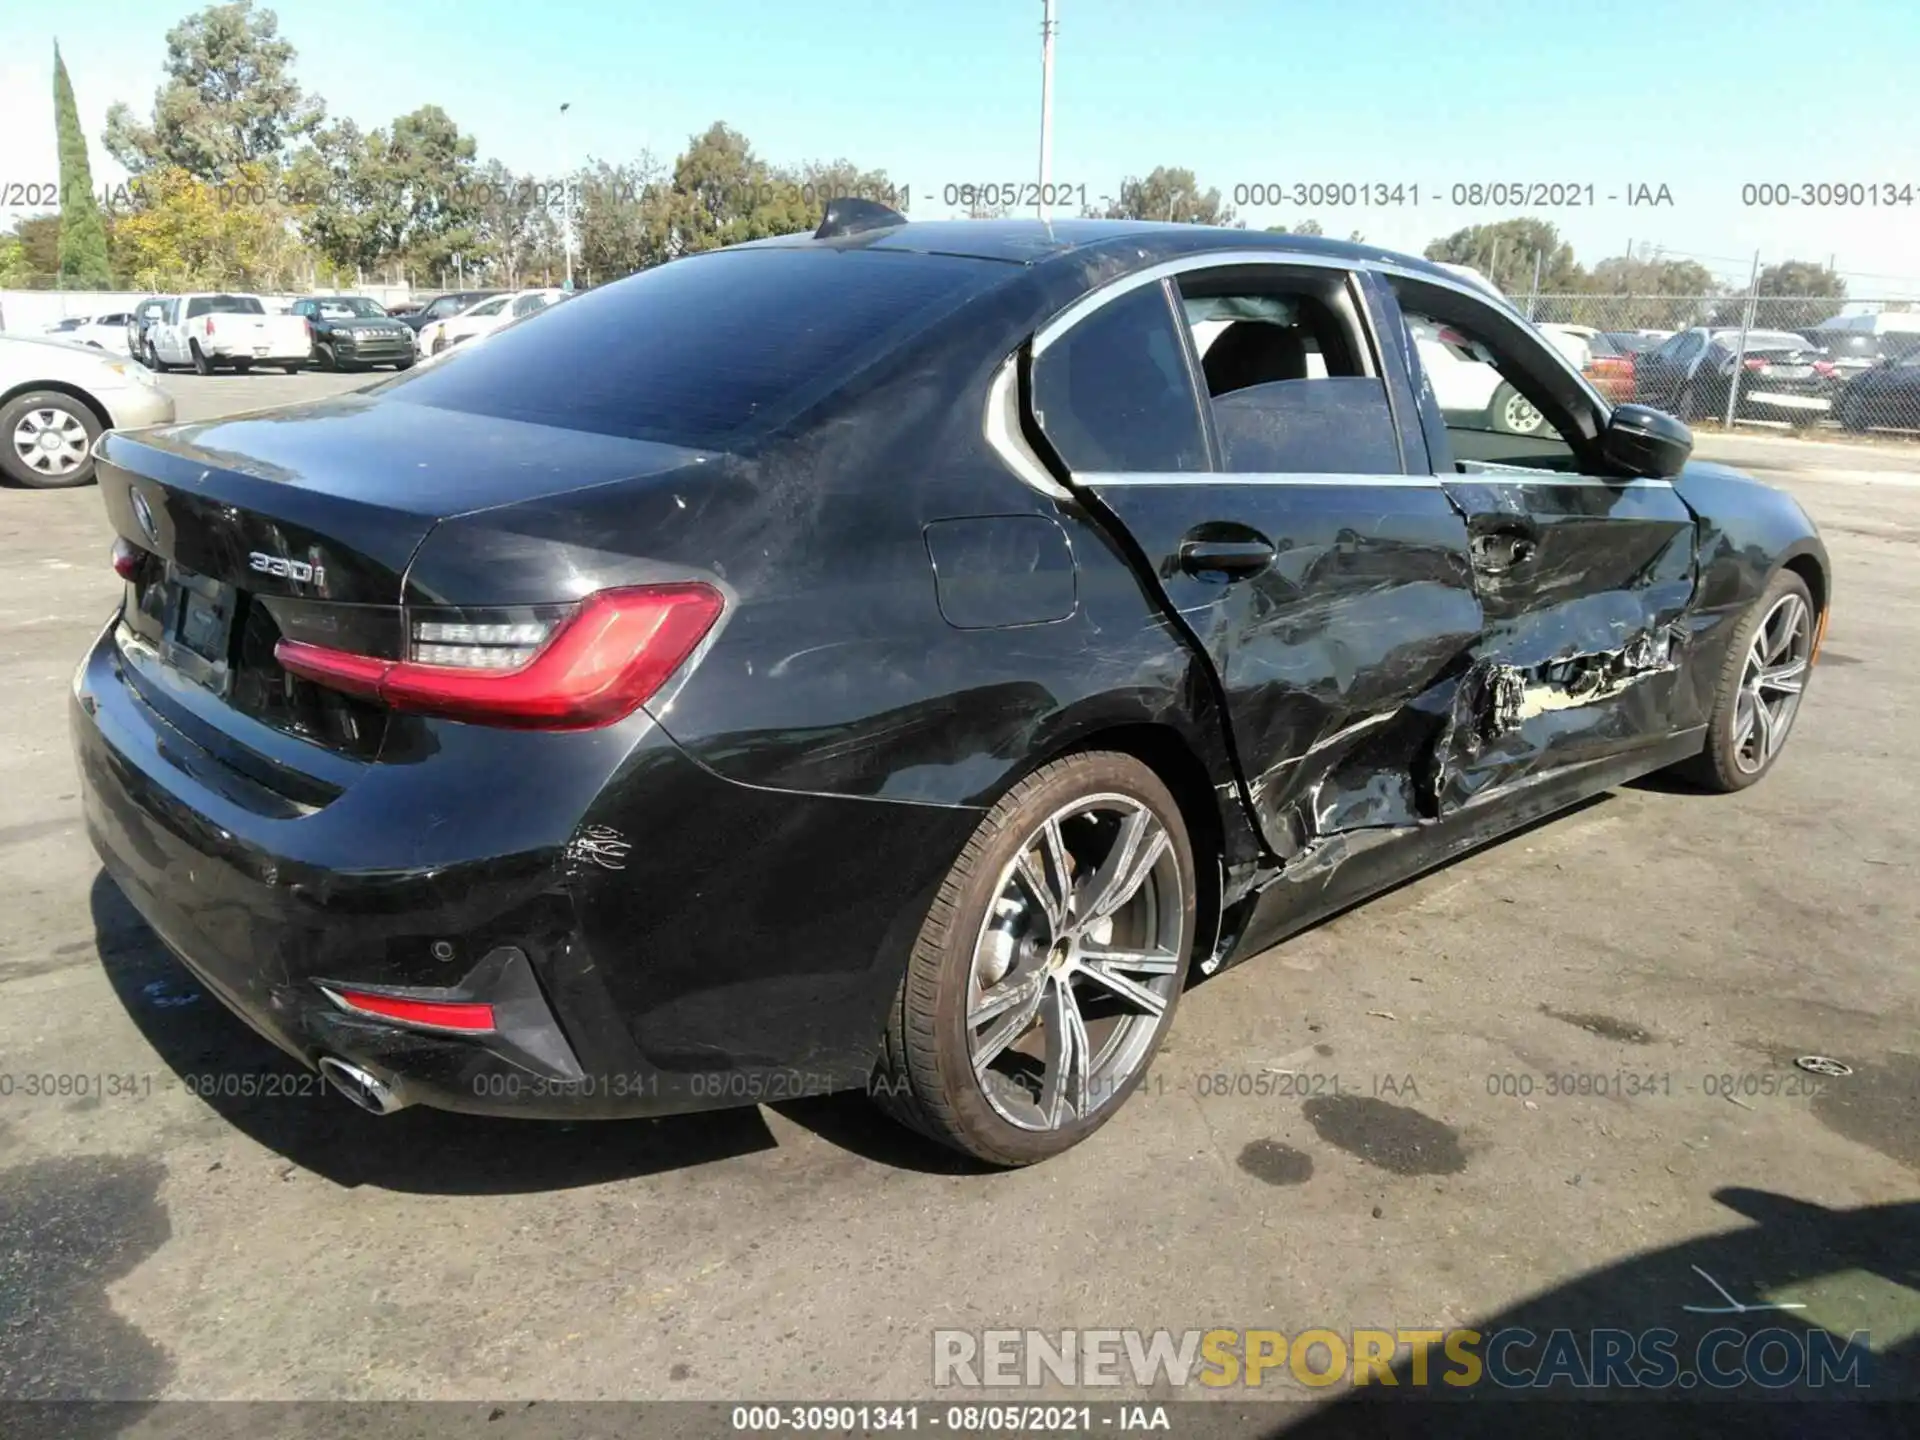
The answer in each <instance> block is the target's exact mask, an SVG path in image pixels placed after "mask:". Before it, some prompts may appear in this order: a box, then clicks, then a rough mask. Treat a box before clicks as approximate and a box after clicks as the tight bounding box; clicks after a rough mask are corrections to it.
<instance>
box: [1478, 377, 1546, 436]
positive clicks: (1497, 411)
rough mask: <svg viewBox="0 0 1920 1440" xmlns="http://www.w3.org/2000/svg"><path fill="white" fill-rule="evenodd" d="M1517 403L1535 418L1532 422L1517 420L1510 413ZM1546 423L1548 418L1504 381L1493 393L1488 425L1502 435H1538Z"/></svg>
mask: <svg viewBox="0 0 1920 1440" xmlns="http://www.w3.org/2000/svg"><path fill="white" fill-rule="evenodd" d="M1516 401H1518V402H1519V403H1520V404H1521V405H1524V406H1525V407H1526V410H1527V412H1528V413H1530V414H1531V415H1532V416H1533V419H1532V421H1531V422H1526V421H1521V420H1517V419H1515V418H1513V417H1512V416H1511V415H1510V414H1509V413H1508V412H1509V407H1511V406H1514V402H1516ZM1546 423H1547V417H1546V416H1544V415H1542V414H1541V413H1540V412H1539V411H1538V410H1537V409H1535V408H1534V405H1533V402H1532V401H1530V400H1528V399H1527V398H1526V397H1525V396H1524V395H1522V394H1521V393H1520V392H1519V391H1518V390H1516V389H1514V388H1513V386H1511V385H1509V384H1508V383H1507V382H1506V381H1504V380H1502V381H1501V382H1500V385H1499V387H1498V388H1497V389H1496V390H1495V391H1494V392H1493V399H1491V400H1489V401H1488V402H1487V424H1488V426H1489V427H1490V428H1491V429H1494V430H1497V431H1499V433H1500V434H1502V435H1538V434H1539V433H1540V431H1541V430H1542V429H1543V428H1544V427H1545V426H1546Z"/></svg>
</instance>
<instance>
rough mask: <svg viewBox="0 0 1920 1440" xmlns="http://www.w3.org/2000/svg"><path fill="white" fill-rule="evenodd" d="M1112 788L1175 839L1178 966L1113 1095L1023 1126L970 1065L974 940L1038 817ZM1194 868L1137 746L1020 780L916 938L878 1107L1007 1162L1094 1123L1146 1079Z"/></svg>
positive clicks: (1169, 1016)
mask: <svg viewBox="0 0 1920 1440" xmlns="http://www.w3.org/2000/svg"><path fill="white" fill-rule="evenodd" d="M1116 793H1117V794H1120V795H1123V796H1126V797H1128V798H1130V799H1132V800H1134V801H1136V802H1138V803H1139V804H1140V805H1143V806H1144V807H1145V808H1146V809H1147V810H1148V811H1149V812H1150V813H1151V814H1152V816H1153V817H1154V818H1155V819H1156V820H1158V821H1159V822H1160V824H1161V825H1162V826H1163V827H1165V830H1166V832H1167V835H1168V837H1169V839H1170V841H1171V849H1172V853H1173V856H1174V857H1175V863H1176V864H1177V866H1178V873H1179V876H1180V882H1181V895H1182V900H1183V913H1182V915H1181V918H1180V941H1179V964H1178V970H1177V971H1176V972H1175V974H1174V977H1173V985H1172V988H1171V993H1170V997H1169V998H1168V1000H1167V1003H1166V1008H1165V1010H1164V1011H1163V1012H1162V1013H1161V1015H1160V1016H1159V1018H1158V1020H1157V1022H1156V1023H1155V1028H1154V1029H1153V1031H1152V1035H1151V1039H1150V1042H1149V1043H1148V1045H1147V1047H1146V1049H1145V1051H1144V1053H1143V1054H1142V1055H1141V1058H1140V1059H1139V1061H1138V1062H1137V1063H1136V1064H1135V1066H1134V1068H1133V1070H1132V1072H1131V1074H1130V1075H1129V1076H1128V1077H1127V1078H1126V1079H1125V1080H1124V1081H1121V1082H1119V1083H1117V1084H1114V1085H1113V1086H1112V1087H1111V1088H1110V1098H1108V1099H1106V1100H1105V1101H1103V1102H1101V1103H1099V1104H1097V1105H1096V1106H1095V1107H1094V1108H1093V1109H1092V1110H1091V1113H1090V1114H1088V1115H1086V1116H1085V1117H1083V1118H1080V1119H1077V1120H1073V1121H1070V1122H1069V1123H1066V1124H1062V1125H1060V1126H1059V1127H1058V1128H1055V1129H1050V1130H1030V1129H1024V1128H1022V1127H1020V1126H1017V1125H1014V1124H1012V1123H1010V1122H1009V1121H1008V1120H1006V1119H1004V1118H1003V1117H1002V1116H1001V1115H1000V1114H999V1113H998V1112H997V1111H996V1110H995V1109H994V1108H993V1106H992V1105H991V1104H990V1103H989V1101H988V1100H987V1097H986V1095H985V1094H984V1093H983V1091H982V1089H981V1086H980V1083H979V1081H978V1080H977V1079H976V1078H975V1076H974V1071H973V1064H972V1060H971V1054H970V1049H969V1045H968V1034H967V1026H966V1004H967V998H968V992H969V987H970V984H971V980H972V974H973V966H974V962H975V957H974V945H975V941H976V939H977V938H978V937H979V935H980V933H981V929H982V926H983V924H984V923H985V920H986V916H987V908H988V906H989V905H991V904H992V903H993V902H994V900H995V899H996V891H997V889H998V886H999V884H1000V882H1001V878H1002V876H1003V874H1004V873H1005V872H1006V870H1007V867H1008V866H1010V865H1011V864H1012V863H1013V862H1014V859H1015V857H1016V856H1017V855H1018V853H1019V852H1020V849H1021V847H1022V845H1023V844H1024V843H1025V842H1026V841H1027V840H1028V838H1029V837H1030V836H1031V835H1032V834H1033V832H1034V831H1035V829H1036V827H1038V826H1039V825H1041V824H1042V823H1043V822H1044V821H1045V820H1046V818H1047V817H1048V816H1050V815H1052V814H1054V813H1055V812H1056V811H1058V810H1059V809H1060V808H1061V807H1062V806H1064V805H1068V804H1071V803H1072V802H1073V801H1074V800H1076V799H1078V798H1082V797H1086V796H1093V795H1103V794H1105V795H1111V794H1116ZM1193 875H1194V865H1193V851H1192V846H1191V843H1190V842H1189V840H1188V838H1187V831H1186V826H1185V825H1184V824H1183V823H1182V821H1181V817H1180V808H1179V806H1178V805H1177V804H1176V803H1175V802H1174V799H1173V796H1172V795H1171V794H1170V793H1168V791H1167V788H1166V786H1165V785H1163V784H1162V783H1161V781H1160V779H1159V777H1158V776H1156V775H1155V774H1154V773H1153V771H1151V770H1150V769H1148V768H1147V767H1146V766H1145V765H1144V764H1142V763H1141V762H1140V761H1138V760H1136V759H1134V758H1133V757H1132V756H1130V755H1124V754H1119V753H1115V752H1112V751H1089V752H1085V753H1082V754H1078V755H1069V756H1066V757H1065V758H1063V759H1060V760H1055V761H1053V762H1051V763H1049V764H1047V765H1044V766H1042V767H1041V768H1040V769H1039V770H1037V771H1035V772H1034V773H1033V774H1032V775H1029V776H1028V777H1027V778H1026V779H1024V780H1022V781H1020V783H1019V784H1017V785H1015V786H1014V787H1013V789H1012V790H1010V791H1008V793H1007V794H1006V795H1005V796H1003V797H1002V798H1001V800H1000V802H999V803H998V804H997V805H995V806H994V807H993V809H992V810H990V811H989V812H988V813H987V815H986V817H985V818H984V819H982V820H981V822H980V824H979V826H978V828H976V829H975V830H974V832H973V835H972V836H971V837H970V838H969V839H968V841H967V843H966V845H965V846H964V847H963V848H962V849H961V852H960V855H959V857H958V858H957V859H956V860H955V861H954V863H953V868H952V870H950V871H949V872H948V874H947V878H946V881H945V882H944V883H943V884H942V885H941V887H940V890H939V893H938V895H937V896H936V897H935V898H934V901H933V904H932V906H931V907H930V908H929V910H928V912H927V918H926V920H925V922H924V923H923V924H922V926H921V928H920V933H919V936H918V938H917V939H916V940H915V942H914V946H913V952H912V954H911V956H910V957H909V959H908V962H907V971H906V975H905V976H904V977H903V978H902V980H901V983H900V991H899V995H898V997H897V998H896V999H895V1001H894V1005H893V1008H892V1009H891V1011H890V1012H889V1014H888V1019H887V1027H886V1035H885V1043H884V1047H883V1049H882V1053H881V1058H880V1062H879V1065H878V1067H877V1069H876V1072H875V1076H874V1082H873V1087H872V1088H873V1095H874V1099H875V1100H876V1102H877V1103H878V1104H879V1105H880V1107H881V1109H883V1110H884V1111H886V1112H887V1113H888V1114H890V1115H892V1116H893V1117H894V1118H895V1119H897V1120H899V1121H901V1122H902V1123H904V1124H906V1125H908V1126H911V1127H912V1128H913V1129H916V1130H918V1131H920V1132H921V1133H922V1134H925V1135H928V1136H930V1137H932V1138H933V1139H935V1140H938V1141H940V1142H941V1143H942V1144H944V1145H949V1146H951V1147H953V1148H954V1149H956V1150H959V1151H961V1152H963V1153H965V1154H968V1155H971V1156H974V1157H975V1158H977V1159H980V1160H984V1161H986V1162H988V1163H989V1164H993V1165H1002V1166H1019V1165H1030V1164H1033V1163H1034V1162H1035V1161H1039V1160H1045V1159H1048V1158H1050V1157H1051V1156H1054V1155H1057V1154H1060V1153H1061V1152H1062V1151H1064V1150H1067V1149H1070V1148H1071V1147H1072V1146H1074V1145H1077V1144H1078V1143H1079V1142H1080V1141H1082V1140H1084V1139H1085V1138H1086V1137H1087V1136H1089V1135H1091V1134H1092V1133H1093V1132H1094V1131H1095V1130H1098V1129H1099V1128H1100V1127H1101V1126H1102V1125H1104V1124H1106V1122H1107V1121H1108V1120H1109V1119H1111V1118H1112V1116H1113V1115H1114V1114H1115V1113H1116V1112H1118V1110H1119V1109H1120V1107H1121V1106H1122V1105H1123V1104H1124V1103H1125V1102H1126V1098H1127V1096H1128V1095H1129V1094H1131V1093H1132V1091H1133V1088H1134V1086H1135V1085H1137V1084H1138V1083H1139V1082H1140V1079H1141V1077H1142V1076H1143V1075H1144V1074H1145V1073H1146V1071H1147V1069H1148V1068H1149V1066H1150V1065H1151V1064H1152V1060H1153V1056H1154V1054H1155V1053H1156V1052H1157V1051H1158V1049H1159V1047H1160V1044H1161V1042H1162V1041H1163V1040H1164V1039H1165V1038H1166V1033H1167V1027H1168V1026H1169V1025H1170V1024H1171V1023H1172V1020H1173V1012H1174V1009H1175V1008H1176V1005H1177V1002H1178V1000H1179V996H1180V990H1181V987H1182V986H1184V985H1185V983H1186V978H1187V971H1188V967H1189V965H1190V964H1191V960H1192V950H1193V935H1194V881H1193Z"/></svg>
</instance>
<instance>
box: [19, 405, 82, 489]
mask: <svg viewBox="0 0 1920 1440" xmlns="http://www.w3.org/2000/svg"><path fill="white" fill-rule="evenodd" d="M13 453H14V454H15V455H17V456H19V458H20V463H21V464H22V465H24V466H26V467H27V469H29V470H31V471H33V472H34V473H35V474H37V475H44V476H46V477H47V478H48V479H50V480H52V479H58V478H60V477H62V476H66V475H71V474H73V473H74V472H75V471H76V470H78V469H79V468H80V467H81V466H82V465H84V464H86V461H87V427H86V426H84V425H82V424H81V423H80V417H79V416H77V415H74V414H72V413H70V412H68V411H66V410H56V409H54V408H53V407H51V406H47V407H45V408H42V409H38V410H29V411H27V413H26V414H24V415H22V416H21V417H20V419H19V421H18V422H17V423H16V424H15V425H14V427H13Z"/></svg>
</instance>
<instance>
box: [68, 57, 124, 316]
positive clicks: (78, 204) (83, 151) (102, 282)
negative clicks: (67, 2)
mask: <svg viewBox="0 0 1920 1440" xmlns="http://www.w3.org/2000/svg"><path fill="white" fill-rule="evenodd" d="M53 124H54V131H55V133H56V135H57V136H58V137H59V145H60V252H59V253H60V283H61V285H62V286H64V287H66V288H68V289H73V290H104V289H106V288H107V287H108V286H109V285H111V284H112V283H113V281H112V277H111V275H110V274H109V272H108V267H107V228H106V225H105V223H104V222H103V221H102V220H101V218H100V205H99V202H98V201H96V200H95V199H94V197H93V169H92V167H91V166H90V165H88V163H87V137H86V133H85V132H84V131H82V130H81V128H80V112H79V111H78V110H77V109H76V108H75V106H74V103H73V82H72V81H71V80H69V79H68V78H67V62H66V61H64V60H62V59H61V58H60V46H59V43H58V42H55V44H54V47H53Z"/></svg>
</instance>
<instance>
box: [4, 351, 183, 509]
mask: <svg viewBox="0 0 1920 1440" xmlns="http://www.w3.org/2000/svg"><path fill="white" fill-rule="evenodd" d="M172 419H173V397H172V396H170V395H168V394H167V392H166V391H164V390H162V389H161V388H160V387H159V385H158V384H156V383H155V382H154V379H153V377H152V376H151V375H149V374H148V373H147V372H146V371H145V370H143V369H141V368H140V367H139V366H138V365H135V364H133V363H132V362H131V361H127V360H117V359H111V358H109V357H107V356H105V355H102V354H101V353H100V352H99V351H98V350H95V349H91V348H88V347H86V346H82V345H75V344H73V343H71V342H70V341H66V340H42V339H35V338H31V337H29V336H25V335H0V475H4V476H5V478H6V479H7V480H9V481H11V482H12V483H14V484H16V485H25V486H28V487H30V488H32V489H35V490H51V489H57V488H58V487H60V486H63V485H84V484H86V482H87V481H89V480H91V479H92V478H93V447H94V442H96V441H97V440H99V438H100V436H101V435H102V434H103V433H105V432H106V431H108V430H131V429H134V428H136V427H138V426H141V425H164V424H166V423H167V422H169V421H170V420H172Z"/></svg>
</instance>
